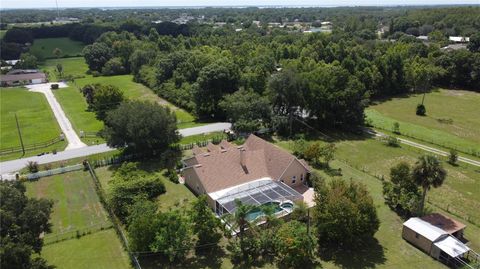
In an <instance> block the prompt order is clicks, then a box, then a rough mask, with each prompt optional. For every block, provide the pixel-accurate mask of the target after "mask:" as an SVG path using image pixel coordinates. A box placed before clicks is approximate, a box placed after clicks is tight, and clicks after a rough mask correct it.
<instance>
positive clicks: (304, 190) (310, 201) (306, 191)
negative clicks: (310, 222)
mask: <svg viewBox="0 0 480 269" xmlns="http://www.w3.org/2000/svg"><path fill="white" fill-rule="evenodd" d="M293 189H294V190H296V191H298V192H299V193H300V194H301V195H302V196H303V201H304V202H305V204H307V206H308V207H313V206H315V200H314V198H315V191H314V190H313V188H309V187H307V186H305V185H299V186H295V187H293Z"/></svg>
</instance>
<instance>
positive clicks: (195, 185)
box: [182, 168, 206, 195]
mask: <svg viewBox="0 0 480 269" xmlns="http://www.w3.org/2000/svg"><path fill="white" fill-rule="evenodd" d="M182 173H183V176H184V178H185V184H186V185H187V186H188V187H189V188H190V189H191V190H192V191H193V192H194V193H195V194H196V195H202V194H205V193H206V192H205V189H204V188H203V185H202V183H201V182H200V179H199V178H198V176H197V174H196V173H195V170H194V169H193V168H187V169H185V170H183V172H182Z"/></svg>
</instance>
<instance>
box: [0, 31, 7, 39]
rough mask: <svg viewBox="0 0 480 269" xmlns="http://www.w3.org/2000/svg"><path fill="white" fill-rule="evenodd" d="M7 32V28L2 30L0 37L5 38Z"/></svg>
mask: <svg viewBox="0 0 480 269" xmlns="http://www.w3.org/2000/svg"><path fill="white" fill-rule="evenodd" d="M6 33H7V30H0V38H3V36H4V35H5V34H6Z"/></svg>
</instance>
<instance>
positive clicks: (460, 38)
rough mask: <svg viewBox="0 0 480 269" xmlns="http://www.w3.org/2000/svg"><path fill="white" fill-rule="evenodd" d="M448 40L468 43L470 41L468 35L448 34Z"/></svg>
mask: <svg viewBox="0 0 480 269" xmlns="http://www.w3.org/2000/svg"><path fill="white" fill-rule="evenodd" d="M448 41H450V42H455V43H468V42H470V37H466V36H449V37H448Z"/></svg>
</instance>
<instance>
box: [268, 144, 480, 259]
mask: <svg viewBox="0 0 480 269" xmlns="http://www.w3.org/2000/svg"><path fill="white" fill-rule="evenodd" d="M277 144H278V145H280V146H281V147H284V148H287V149H290V148H291V143H290V142H286V141H281V142H277ZM337 147H338V152H337V154H336V160H334V161H332V162H331V163H330V166H331V168H332V169H334V170H336V169H341V176H342V178H344V179H347V180H348V179H352V180H355V181H359V182H362V183H363V184H365V185H366V186H367V188H368V190H369V191H370V194H371V195H372V197H373V199H374V203H375V205H376V207H377V213H378V216H379V219H380V222H381V225H380V229H379V231H378V232H377V233H376V234H375V238H376V239H377V240H378V245H372V246H370V248H367V249H365V250H364V251H360V253H362V255H360V257H355V255H348V256H347V255H346V256H344V257H339V258H338V259H337V260H335V261H328V262H326V263H324V262H322V267H323V268H336V267H337V266H339V267H346V268H364V267H374V265H375V267H378V268H446V267H445V266H443V265H442V264H441V263H439V262H437V261H434V260H432V259H431V258H430V257H429V256H428V255H426V254H424V253H423V252H421V251H420V250H418V249H417V248H415V247H413V246H411V245H410V244H408V243H407V242H405V241H404V240H403V239H402V238H401V231H402V223H403V220H402V219H401V218H400V217H398V216H397V215H396V214H395V213H394V212H393V211H391V210H390V209H389V208H388V206H386V205H385V204H384V200H383V194H382V184H381V181H380V180H379V179H378V178H376V177H374V176H372V175H377V176H378V175H385V176H386V175H388V171H389V168H390V166H391V165H392V164H395V163H397V162H399V161H401V160H405V161H408V162H412V161H413V160H414V159H415V158H416V156H418V155H419V153H418V152H417V151H415V150H413V149H411V148H389V147H387V146H385V145H383V144H382V143H381V142H378V141H375V140H372V139H368V140H349V141H343V142H338V143H337ZM396 151H397V152H396ZM444 166H445V168H446V169H447V170H448V172H449V177H448V178H447V180H446V182H445V184H444V185H443V186H442V187H440V188H439V189H435V190H432V191H430V192H429V194H428V197H430V201H431V202H433V204H432V203H429V205H428V206H429V208H430V210H432V211H436V212H442V213H444V214H449V213H446V212H444V211H443V210H442V209H441V208H438V207H436V206H435V205H434V204H436V203H450V204H451V207H450V208H449V210H450V211H451V212H452V211H453V210H452V206H455V207H456V209H458V210H461V211H462V212H465V213H467V214H472V215H476V214H477V213H476V212H477V211H478V210H476V208H478V206H479V205H480V204H479V203H478V198H476V197H475V195H476V196H478V193H477V192H478V191H479V189H480V188H478V186H479V184H480V182H479V176H478V172H475V169H474V168H472V167H465V166H461V167H456V168H452V167H451V166H450V167H449V165H446V164H444ZM362 170H364V171H367V172H363V171H362ZM317 171H318V172H319V173H320V175H321V176H322V177H323V178H325V179H327V180H328V179H331V178H333V177H334V175H332V173H326V172H325V171H323V170H317ZM472 180H473V182H472ZM468 188H470V193H468V192H467V191H465V189H468ZM475 189H476V190H475ZM472 192H474V193H472ZM475 205H476V206H477V207H475ZM455 213H457V212H455ZM451 216H452V217H454V218H456V219H458V220H460V221H462V222H464V223H465V224H467V229H466V235H465V236H466V238H467V239H469V240H470V241H471V243H470V244H471V247H473V249H478V248H480V240H479V238H480V229H479V227H478V226H476V225H474V224H472V223H469V222H467V221H466V220H465V219H462V218H460V217H459V216H456V215H451ZM463 217H465V215H464V216H463ZM379 257H383V258H379Z"/></svg>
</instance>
